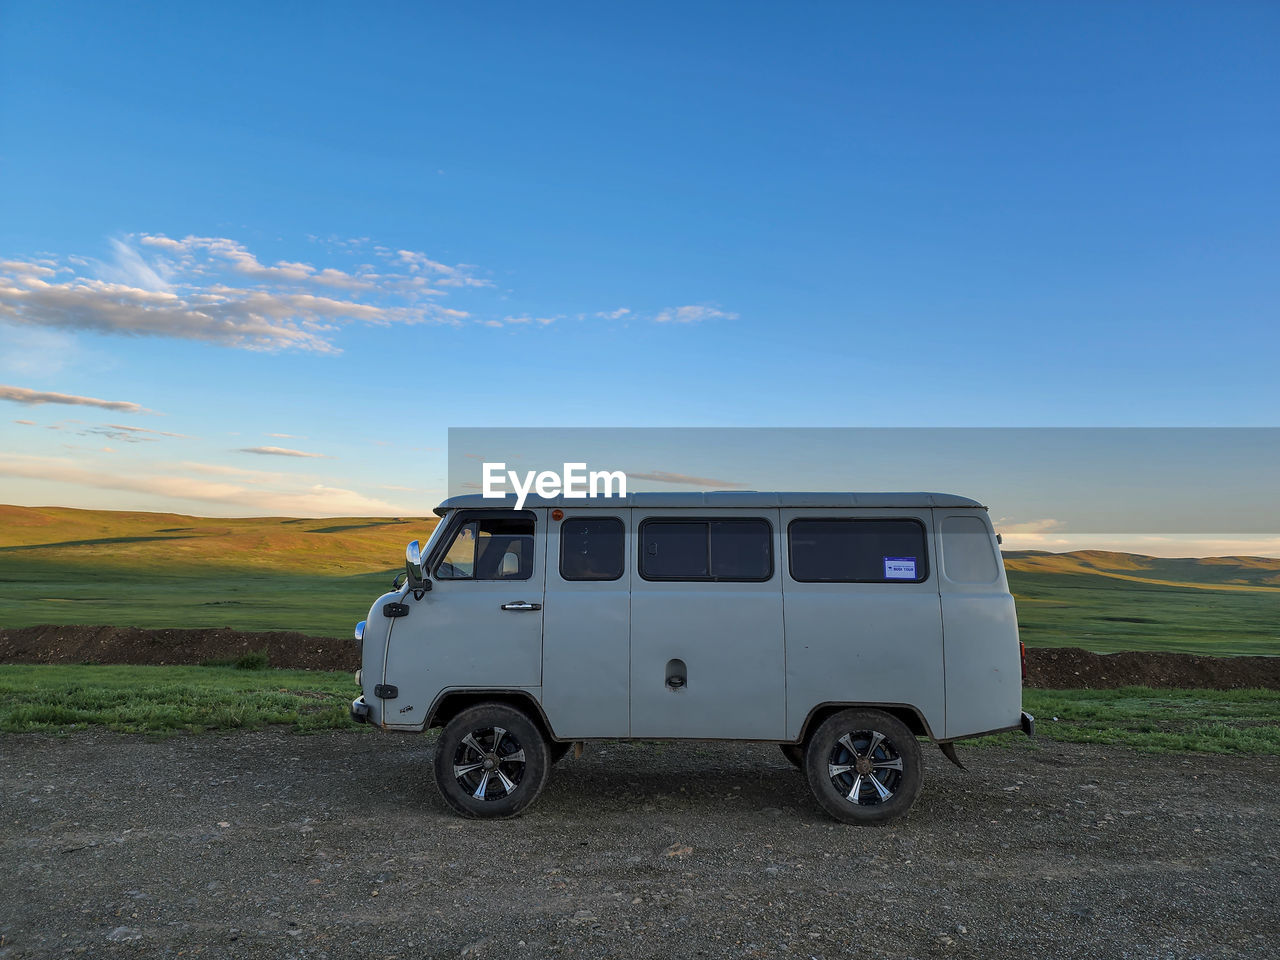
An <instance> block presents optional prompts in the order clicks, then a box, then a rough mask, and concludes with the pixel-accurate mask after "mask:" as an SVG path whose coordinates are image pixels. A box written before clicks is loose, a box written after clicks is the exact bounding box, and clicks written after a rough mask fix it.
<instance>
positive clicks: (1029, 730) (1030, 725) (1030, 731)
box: [365, 707, 1036, 737]
mask: <svg viewBox="0 0 1280 960" xmlns="http://www.w3.org/2000/svg"><path fill="white" fill-rule="evenodd" d="M365 709H368V708H367V707H366V708H365ZM1022 732H1023V733H1025V734H1026V735H1027V736H1028V737H1034V736H1035V735H1036V718H1035V717H1033V716H1032V715H1031V714H1029V713H1027V712H1026V711H1025V710H1024V711H1023V712H1022Z"/></svg>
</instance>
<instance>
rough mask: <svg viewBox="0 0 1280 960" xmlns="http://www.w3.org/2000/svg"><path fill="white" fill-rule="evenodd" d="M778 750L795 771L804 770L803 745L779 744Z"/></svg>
mask: <svg viewBox="0 0 1280 960" xmlns="http://www.w3.org/2000/svg"><path fill="white" fill-rule="evenodd" d="M778 749H779V750H781V751H782V755H783V756H784V757H786V758H787V759H788V760H790V761H791V765H792V766H793V767H795V768H796V769H797V770H803V769H804V744H802V743H780V744H778Z"/></svg>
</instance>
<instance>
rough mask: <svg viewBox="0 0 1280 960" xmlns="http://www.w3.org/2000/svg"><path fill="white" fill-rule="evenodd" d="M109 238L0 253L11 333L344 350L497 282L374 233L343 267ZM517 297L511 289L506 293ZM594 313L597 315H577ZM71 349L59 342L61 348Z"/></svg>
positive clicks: (203, 245) (333, 244) (203, 243)
mask: <svg viewBox="0 0 1280 960" xmlns="http://www.w3.org/2000/svg"><path fill="white" fill-rule="evenodd" d="M110 246H111V250H112V259H111V260H110V262H104V261H101V260H95V259H92V258H88V257H83V256H74V255H73V256H66V257H63V258H62V259H61V260H48V259H38V258H32V259H26V260H23V259H9V260H2V261H0V334H3V333H4V325H6V324H7V325H8V326H10V327H12V328H14V329H18V328H24V329H38V330H45V331H73V332H75V331H89V332H94V333H102V334H112V335H118V336H130V337H166V338H175V339H181V340H195V341H203V342H207V343H213V344H217V345H220V346H225V347H235V348H239V349H247V350H267V351H280V350H293V351H305V352H311V353H337V352H339V347H338V345H337V343H336V340H337V338H338V336H339V334H340V331H341V330H342V329H343V327H344V326H347V325H350V324H369V325H384V326H385V325H391V324H420V323H446V324H451V325H454V326H459V325H461V324H462V323H463V322H464V321H467V320H470V319H472V312H471V311H470V310H468V309H465V308H464V307H462V306H444V305H442V304H441V303H440V300H441V298H446V297H448V296H450V295H451V294H452V293H457V292H459V291H463V293H462V294H461V295H463V296H468V295H470V296H472V297H474V296H475V294H474V293H471V294H468V293H466V292H465V291H466V290H468V289H474V288H490V287H493V282H492V281H491V280H489V279H487V278H486V277H484V276H480V275H478V272H477V268H476V267H474V266H472V265H470V264H465V263H458V264H448V263H444V262H442V261H440V260H437V259H434V258H432V257H429V256H427V255H426V254H425V253H422V252H419V251H416V250H407V249H396V250H392V249H390V248H388V247H384V246H379V245H371V246H367V247H366V246H365V243H364V241H360V242H359V243H357V242H356V241H350V242H347V243H343V242H342V241H330V242H328V243H327V244H324V247H325V249H326V250H327V251H328V252H329V253H330V255H341V256H344V257H347V258H348V259H349V260H353V261H354V260H355V259H356V257H357V256H367V257H369V259H370V260H372V261H373V262H372V263H358V264H352V263H348V264H346V265H345V267H344V268H339V267H337V266H333V265H325V264H319V265H318V264H314V263H309V262H305V261H301V260H283V259H281V260H276V261H275V262H274V263H272V262H268V261H264V260H263V259H261V258H259V256H258V255H257V254H255V253H254V252H253V251H251V250H250V249H249V248H248V247H247V246H246V245H245V244H243V243H241V242H240V241H238V240H233V239H231V238H228V237H199V236H187V237H183V238H181V239H178V238H174V237H168V236H165V235H163V234H150V233H143V234H131V235H128V236H126V237H123V238H114V239H112V240H111V241H110ZM357 247H359V248H360V249H359V251H357ZM506 298H507V294H503V295H501V297H499V298H498V299H500V300H505V299H506ZM508 309H510V308H508ZM539 313H540V315H539ZM539 313H534V312H532V311H529V312H523V311H522V312H520V313H516V314H511V315H507V316H505V317H502V315H501V314H498V313H496V311H493V312H489V313H488V315H483V314H482V315H480V316H479V317H477V318H476V322H477V323H479V324H481V325H484V326H489V327H500V326H504V325H507V324H532V325H539V326H544V327H545V326H549V325H550V324H553V323H555V322H556V321H557V320H559V319H561V315H559V314H554V313H547V312H543V311H540V312H539ZM588 315H592V314H589V313H582V314H577V316H579V317H580V318H581V317H585V316H588ZM593 315H594V316H595V317H598V318H602V319H608V320H622V319H624V318H631V317H635V314H634V312H633V311H632V310H631V308H629V307H618V308H615V309H612V310H604V311H599V312H596V313H594V314H593ZM737 316H738V315H737V314H735V313H729V312H727V311H724V310H721V309H720V308H718V307H714V306H706V305H701V306H699V305H687V306H679V307H668V308H666V309H664V310H662V311H661V312H659V313H658V314H657V315H656V316H654V317H653V319H654V320H655V321H656V322H658V323H683V324H689V323H697V322H701V321H704V320H717V319H724V320H734V319H737ZM500 317H501V319H499V318H500ZM7 352H8V351H6V353H7ZM60 352H61V351H49V353H50V354H51V355H55V356H56V355H57V354H58V353H60ZM34 359H36V360H37V361H38V359H39V358H38V357H35V358H34ZM5 366H8V367H9V368H10V369H17V368H16V367H15V366H14V361H10V360H8V359H6V358H5V357H3V356H0V369H3V368H4V367H5ZM22 369H26V367H23V368H22ZM32 369H39V367H38V366H37V367H33V368H32Z"/></svg>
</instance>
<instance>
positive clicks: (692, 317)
mask: <svg viewBox="0 0 1280 960" xmlns="http://www.w3.org/2000/svg"><path fill="white" fill-rule="evenodd" d="M653 319H654V320H655V321H656V322H657V323H700V322H701V321H703V320H737V319H738V315H737V314H736V313H728V312H726V311H724V310H720V309H718V308H716V307H705V306H687V307H667V308H666V309H665V310H663V311H661V312H660V313H659V314H658V315H657V316H656V317H654V318H653Z"/></svg>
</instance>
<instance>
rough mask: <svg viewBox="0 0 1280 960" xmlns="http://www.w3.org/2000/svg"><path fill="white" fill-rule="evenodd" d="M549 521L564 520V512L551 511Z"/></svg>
mask: <svg viewBox="0 0 1280 960" xmlns="http://www.w3.org/2000/svg"><path fill="white" fill-rule="evenodd" d="M551 519H552V520H563V519H564V511H563V510H552V511H551Z"/></svg>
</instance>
